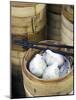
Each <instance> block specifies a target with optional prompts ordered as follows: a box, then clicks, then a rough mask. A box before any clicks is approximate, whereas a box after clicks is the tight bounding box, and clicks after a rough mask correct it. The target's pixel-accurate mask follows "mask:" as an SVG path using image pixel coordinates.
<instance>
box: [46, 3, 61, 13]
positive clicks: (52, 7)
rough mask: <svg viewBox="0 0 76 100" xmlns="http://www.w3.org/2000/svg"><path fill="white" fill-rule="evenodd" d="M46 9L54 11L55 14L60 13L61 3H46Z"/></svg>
mask: <svg viewBox="0 0 76 100" xmlns="http://www.w3.org/2000/svg"><path fill="white" fill-rule="evenodd" d="M47 10H49V11H50V12H53V13H56V14H61V11H62V5H58V4H48V5H47Z"/></svg>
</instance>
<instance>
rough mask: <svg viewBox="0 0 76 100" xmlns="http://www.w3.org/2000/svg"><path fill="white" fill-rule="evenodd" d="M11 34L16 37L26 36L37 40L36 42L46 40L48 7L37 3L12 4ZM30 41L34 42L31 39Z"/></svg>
mask: <svg viewBox="0 0 76 100" xmlns="http://www.w3.org/2000/svg"><path fill="white" fill-rule="evenodd" d="M11 26H12V27H11V31H12V32H11V33H12V34H14V35H22V36H24V35H26V33H27V34H28V38H31V37H33V38H35V40H36V41H41V40H44V39H45V38H44V37H42V36H43V35H44V36H45V35H46V34H45V32H43V30H44V28H45V27H46V5H45V4H36V3H22V2H12V3H11ZM29 40H32V38H31V39H29Z"/></svg>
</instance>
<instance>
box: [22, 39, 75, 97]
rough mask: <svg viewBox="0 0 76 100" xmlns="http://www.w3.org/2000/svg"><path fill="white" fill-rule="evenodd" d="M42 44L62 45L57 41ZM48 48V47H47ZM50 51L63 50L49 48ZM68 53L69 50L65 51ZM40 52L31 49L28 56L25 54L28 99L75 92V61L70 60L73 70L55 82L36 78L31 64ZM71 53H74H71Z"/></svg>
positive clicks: (24, 69) (24, 79)
mask: <svg viewBox="0 0 76 100" xmlns="http://www.w3.org/2000/svg"><path fill="white" fill-rule="evenodd" d="M41 43H46V44H61V43H60V42H57V41H51V40H48V41H47V40H46V41H41ZM45 47H46V46H45ZM48 48H50V49H56V50H61V48H53V47H48ZM63 51H67V52H68V49H66V50H65V49H63ZM39 52H40V50H37V49H29V50H28V51H27V54H25V56H24V58H23V62H22V74H23V84H24V89H25V93H26V96H27V97H35V96H53V95H66V94H69V93H70V92H71V91H73V65H72V63H73V59H71V61H70V58H68V57H67V58H68V60H69V61H70V67H71V68H72V69H71V71H70V72H69V73H67V74H66V75H65V76H63V77H60V78H58V79H53V80H43V79H41V78H38V77H36V76H35V75H33V74H32V73H31V72H30V71H29V63H30V61H31V59H32V58H33V57H34V56H35V54H37V53H39ZM69 52H73V51H70V50H69Z"/></svg>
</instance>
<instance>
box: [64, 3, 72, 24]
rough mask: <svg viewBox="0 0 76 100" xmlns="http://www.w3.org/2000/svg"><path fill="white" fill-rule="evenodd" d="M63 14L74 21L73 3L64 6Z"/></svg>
mask: <svg viewBox="0 0 76 100" xmlns="http://www.w3.org/2000/svg"><path fill="white" fill-rule="evenodd" d="M63 15H64V16H65V17H66V18H67V19H68V20H69V21H70V22H72V23H73V21H74V18H73V17H74V7H73V6H72V5H66V6H64V7H63Z"/></svg>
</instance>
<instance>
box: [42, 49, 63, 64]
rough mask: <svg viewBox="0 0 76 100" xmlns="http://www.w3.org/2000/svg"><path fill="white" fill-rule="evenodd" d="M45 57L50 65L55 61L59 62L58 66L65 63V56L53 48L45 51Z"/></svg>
mask: <svg viewBox="0 0 76 100" xmlns="http://www.w3.org/2000/svg"><path fill="white" fill-rule="evenodd" d="M43 59H44V60H45V61H46V63H47V65H48V66H49V65H51V64H53V63H55V62H57V63H58V66H61V65H63V63H64V58H63V56H62V55H60V54H58V53H54V52H52V51H51V50H46V51H45V52H44V54H43Z"/></svg>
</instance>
